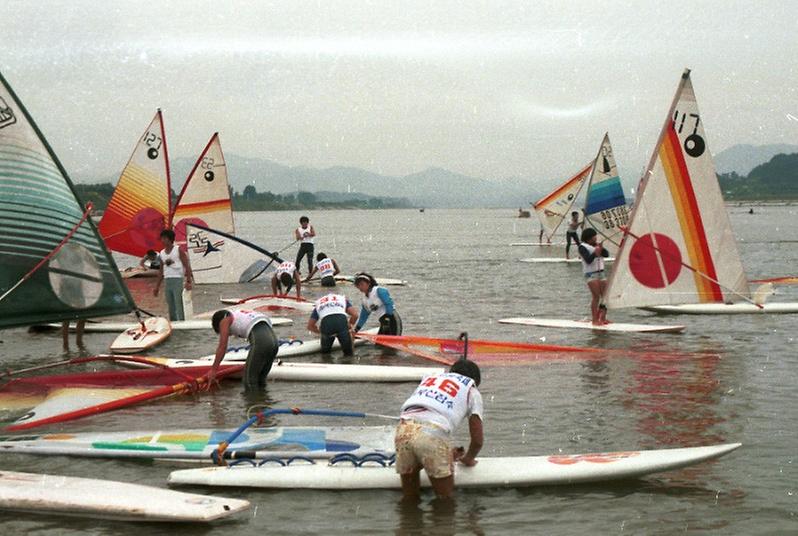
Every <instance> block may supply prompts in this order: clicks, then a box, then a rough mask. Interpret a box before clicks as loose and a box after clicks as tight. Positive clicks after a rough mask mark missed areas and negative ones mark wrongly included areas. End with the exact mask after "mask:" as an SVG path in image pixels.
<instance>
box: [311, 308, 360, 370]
mask: <svg viewBox="0 0 798 536" xmlns="http://www.w3.org/2000/svg"><path fill="white" fill-rule="evenodd" d="M355 320H357V309H356V308H355V307H354V306H353V305H352V302H350V301H349V300H348V299H347V298H346V296H342V295H341V294H333V293H330V294H327V295H326V296H322V297H321V298H319V299H318V300H316V304H315V305H314V307H313V312H312V313H310V320H308V329H309V330H310V331H312V332H313V333H318V334H319V335H321V352H322V353H323V354H329V353H330V351H331V350H332V345H333V342H334V341H335V339H338V344H340V345H341V350H343V351H344V355H345V356H351V355H354V353H355V352H354V349H353V345H352V326H354V324H355Z"/></svg>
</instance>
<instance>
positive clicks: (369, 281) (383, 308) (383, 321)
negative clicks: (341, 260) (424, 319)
mask: <svg viewBox="0 0 798 536" xmlns="http://www.w3.org/2000/svg"><path fill="white" fill-rule="evenodd" d="M354 282H355V286H356V287H357V288H358V290H359V291H360V292H362V293H363V294H364V297H363V305H362V306H361V308H360V315H359V316H358V319H357V324H355V331H360V330H361V329H363V326H364V325H365V324H366V321H367V320H368V319H369V316H370V315H371V313H374V314H375V315H377V317H378V318H379V319H380V331H379V333H380V335H401V334H402V319H401V318H400V317H399V314H398V313H397V312H396V309H395V308H394V305H393V299H392V298H391V294H390V293H389V292H388V289H385V288H383V287H381V286H379V285H378V284H377V281H376V280H375V279H374V278H373V277H372V276H371V275H369V274H367V273H366V272H360V273H357V274H355V281H354Z"/></svg>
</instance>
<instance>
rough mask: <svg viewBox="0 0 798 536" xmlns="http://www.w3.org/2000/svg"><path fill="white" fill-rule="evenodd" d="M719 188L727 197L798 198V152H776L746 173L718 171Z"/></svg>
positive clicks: (755, 198) (746, 198)
mask: <svg viewBox="0 0 798 536" xmlns="http://www.w3.org/2000/svg"><path fill="white" fill-rule="evenodd" d="M718 181H719V182H720V189H721V191H722V192H723V197H724V198H725V199H727V200H730V201H731V200H748V201H750V200H789V199H798V153H794V154H777V155H776V156H774V157H773V158H772V159H771V160H770V161H769V162H766V163H764V164H762V165H760V166H757V167H755V168H754V169H752V170H751V172H750V173H749V174H748V175H738V174H737V173H734V172H731V173H723V174H720V175H718Z"/></svg>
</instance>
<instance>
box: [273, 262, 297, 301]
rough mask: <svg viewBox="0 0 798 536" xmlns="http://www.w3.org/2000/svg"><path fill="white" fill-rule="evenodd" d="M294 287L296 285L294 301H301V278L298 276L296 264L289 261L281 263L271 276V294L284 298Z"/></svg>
mask: <svg viewBox="0 0 798 536" xmlns="http://www.w3.org/2000/svg"><path fill="white" fill-rule="evenodd" d="M294 285H296V299H298V300H301V299H302V278H301V277H300V276H299V270H297V269H296V264H294V263H293V262H291V261H283V262H281V263H280V264H279V265H278V266H277V270H276V271H275V272H274V275H273V276H272V294H274V295H275V296H286V295H288V293H289V292H291V287H292V286H294Z"/></svg>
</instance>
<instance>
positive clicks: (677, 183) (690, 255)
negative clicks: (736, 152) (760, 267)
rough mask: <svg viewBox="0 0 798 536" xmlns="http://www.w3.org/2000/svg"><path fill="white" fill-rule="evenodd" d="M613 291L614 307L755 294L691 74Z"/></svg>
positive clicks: (643, 192)
mask: <svg viewBox="0 0 798 536" xmlns="http://www.w3.org/2000/svg"><path fill="white" fill-rule="evenodd" d="M608 285H609V286H608V288H607V305H608V306H609V307H645V306H653V305H672V304H681V303H709V302H729V301H736V300H738V299H741V298H748V297H749V296H750V292H749V288H748V282H747V279H746V275H745V271H744V270H743V266H742V263H741V262H740V255H739V253H738V251H737V244H736V242H735V239H734V233H733V231H732V228H731V223H730V222H729V216H728V214H727V213H726V207H725V206H724V203H723V197H722V195H721V192H720V186H719V185H718V179H717V176H716V175H715V164H714V162H713V161H712V155H711V153H710V151H709V146H708V144H707V141H706V134H705V133H704V125H703V121H702V119H701V115H700V114H699V112H698V104H697V103H696V98H695V94H694V92H693V85H692V83H691V81H690V71H689V70H686V71H685V72H684V74H683V76H682V80H681V83H680V84H679V88H678V89H677V91H676V96H675V98H674V100H673V104H672V105H671V110H670V112H669V114H668V117H667V119H666V121H665V125H664V127H663V129H662V133H661V134H660V138H659V142H658V143H657V148H656V150H655V151H654V154H653V155H652V158H651V162H650V163H649V166H648V168H647V170H646V173H645V175H644V176H643V178H642V180H641V181H640V187H639V189H638V193H637V201H636V203H635V208H634V211H633V212H632V215H631V221H630V223H629V227H628V233H627V234H626V236H625V238H624V240H623V242H622V244H621V247H620V249H619V251H618V254H617V260H616V261H615V265H614V267H613V272H612V274H611V276H610V281H609V284H608Z"/></svg>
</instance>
